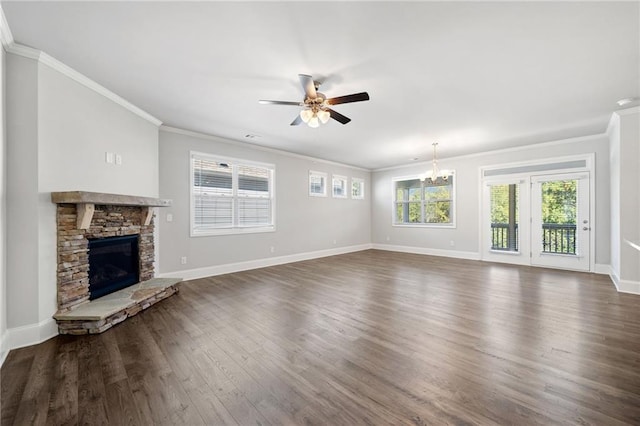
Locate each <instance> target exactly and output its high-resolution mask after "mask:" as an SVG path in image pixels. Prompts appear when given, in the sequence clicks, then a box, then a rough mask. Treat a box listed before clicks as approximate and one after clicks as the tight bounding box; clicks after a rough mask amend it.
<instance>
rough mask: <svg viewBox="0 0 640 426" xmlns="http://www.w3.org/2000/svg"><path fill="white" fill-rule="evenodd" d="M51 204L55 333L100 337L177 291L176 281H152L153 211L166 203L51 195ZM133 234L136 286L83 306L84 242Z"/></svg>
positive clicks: (85, 290)
mask: <svg viewBox="0 0 640 426" xmlns="http://www.w3.org/2000/svg"><path fill="white" fill-rule="evenodd" d="M51 200H52V202H54V203H56V204H57V213H56V222H57V251H58V253H57V264H58V266H57V289H58V292H57V294H58V296H57V297H58V312H57V313H56V314H55V315H54V318H55V319H56V321H57V323H58V330H59V332H60V334H92V333H101V332H102V331H104V330H106V329H108V328H110V327H112V326H113V325H115V324H117V323H119V322H121V321H123V320H124V319H126V318H128V317H130V316H133V315H135V314H137V313H138V312H140V311H141V310H142V309H145V308H147V307H149V306H151V305H152V304H154V303H156V302H158V301H160V300H162V299H164V298H166V297H169V296H170V295H172V294H174V293H176V292H177V291H178V283H179V282H180V281H181V280H180V279H159V278H153V277H154V265H153V261H154V255H155V254H154V222H153V208H154V207H167V206H170V205H171V201H170V200H163V199H156V198H148V197H135V196H126V195H117V194H104V193H95V192H80V191H73V192H53V193H51ZM125 235H138V255H139V275H140V283H138V284H134V285H133V286H131V287H128V288H125V289H122V290H119V291H117V292H115V293H112V294H109V295H106V296H103V297H101V298H98V299H95V300H92V301H91V302H90V301H89V254H88V253H89V239H93V238H106V237H113V236H125Z"/></svg>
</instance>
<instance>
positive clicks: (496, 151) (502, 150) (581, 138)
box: [371, 133, 607, 173]
mask: <svg viewBox="0 0 640 426" xmlns="http://www.w3.org/2000/svg"><path fill="white" fill-rule="evenodd" d="M606 136H607V135H606V133H597V134H594V135H587V136H576V137H574V138H567V139H559V140H556V141H550V142H541V143H533V144H529V145H520V146H514V147H510V148H500V149H494V150H491V151H484V152H474V153H473V154H465V155H458V156H455V157H438V162H440V161H442V160H447V161H450V160H462V159H466V158H476V157H484V156H486V155H496V154H503V153H508V152H516V151H522V150H525V149H532V148H548V147H552V146H556V145H564V144H568V143H577V142H588V141H591V140H596V139H599V138H603V137H606ZM427 164H431V160H429V161H420V162H415V163H411V164H402V165H400V166H391V167H383V168H381V169H374V170H371V171H372V172H374V173H376V172H386V171H389V170H397V169H408V168H411V167H415V166H422V165H427Z"/></svg>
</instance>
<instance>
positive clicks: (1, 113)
mask: <svg viewBox="0 0 640 426" xmlns="http://www.w3.org/2000/svg"><path fill="white" fill-rule="evenodd" d="M0 13H2V12H1V11H0ZM5 56H6V54H5V51H4V47H3V46H0V365H2V362H3V361H4V358H5V356H6V352H7V350H6V348H5V334H6V331H7V298H6V292H7V269H6V268H7V263H6V251H5V245H6V230H7V221H6V205H7V194H6V189H7V179H6V173H7V170H6V164H7V157H6V151H7V138H6V131H5V93H6V85H5V60H6V59H5Z"/></svg>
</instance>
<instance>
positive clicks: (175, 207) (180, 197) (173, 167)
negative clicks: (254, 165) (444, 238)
mask: <svg viewBox="0 0 640 426" xmlns="http://www.w3.org/2000/svg"><path fill="white" fill-rule="evenodd" d="M190 151H199V152H205V153H211V154H215V155H220V156H227V157H233V158H239V159H245V160H251V161H258V162H264V163H271V164H275V166H276V174H275V176H276V177H275V182H276V186H275V196H276V231H275V232H267V233H259V234H243V235H220V236H208V237H193V238H192V237H190V236H189V158H190V157H189V153H190ZM160 170H161V175H160V197H161V198H169V199H172V200H173V204H172V207H171V208H166V209H164V208H163V209H160V219H159V220H158V221H157V223H158V224H159V229H160V241H159V244H160V272H161V273H165V274H167V273H171V274H173V275H176V276H180V275H181V274H180V272H181V271H182V272H183V273H182V276H185V277H194V276H205V275H207V274H211V273H216V271H220V270H226V269H220V268H216V267H218V266H221V265H232V264H237V263H239V262H251V261H258V260H260V261H263V262H266V263H261V265H263V264H269V259H276V258H281V257H283V256H284V257H286V256H291V255H300V254H303V253H316V254H319V253H318V252H319V251H323V250H330V251H336V252H338V251H340V250H346V251H348V250H349V248H354V246H358V247H360V248H362V247H361V246H362V245H368V244H369V243H370V241H371V222H370V207H371V204H370V203H371V191H370V189H371V187H370V173H369V172H368V171H364V170H361V169H354V168H350V167H347V166H340V165H336V164H330V163H327V162H322V161H314V160H313V159H308V158H302V157H300V156H292V155H288V154H284V153H279V152H276V151H268V150H261V149H257V148H255V147H252V146H251V145H249V144H246V145H244V144H241V143H238V142H231V141H228V140H224V139H221V138H216V137H211V136H204V135H200V136H198V135H197V134H195V133H188V134H182V133H176V132H174V131H168V130H165V129H161V131H160ZM309 170H317V171H322V172H327V173H328V175H329V179H331V175H332V174H338V175H344V176H347V177H349V178H351V177H358V178H363V179H364V180H365V199H364V200H353V199H351V198H348V199H336V198H332V197H331V195H329V196H328V197H326V198H319V197H310V196H309V195H308V193H309V191H308V173H309ZM167 213H171V214H172V215H173V221H172V222H170V223H169V222H167V221H166V215H167ZM334 240H335V241H336V244H334V243H333V241H334ZM271 246H273V247H275V252H274V253H271V252H270V247H271ZM325 254H326V253H325ZM182 256H186V257H187V259H188V263H187V265H181V264H180V257H182ZM245 265H246V263H245ZM202 268H204V269H202ZM194 269H200V271H193V270H194ZM185 271H189V272H185Z"/></svg>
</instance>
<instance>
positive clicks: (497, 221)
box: [490, 183, 520, 252]
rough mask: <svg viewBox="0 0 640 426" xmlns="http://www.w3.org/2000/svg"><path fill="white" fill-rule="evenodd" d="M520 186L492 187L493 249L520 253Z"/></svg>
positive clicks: (513, 184)
mask: <svg viewBox="0 0 640 426" xmlns="http://www.w3.org/2000/svg"><path fill="white" fill-rule="evenodd" d="M519 191H520V185H517V184H515V183H512V184H504V185H491V187H490V197H491V200H490V206H491V249H492V250H503V251H514V252H515V251H518V245H519V244H518V240H519V237H518V222H519V220H518V217H519V216H518V204H519V202H518V201H519Z"/></svg>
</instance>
